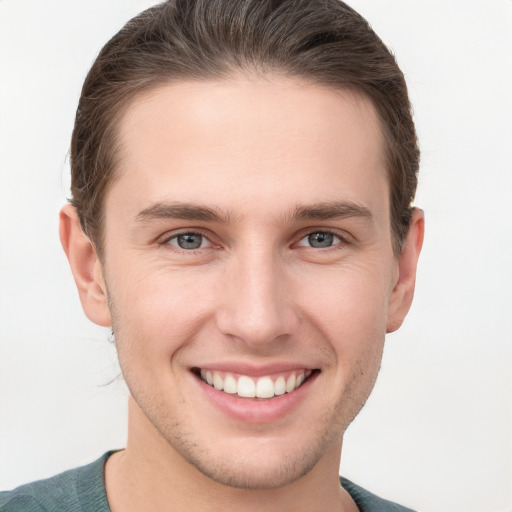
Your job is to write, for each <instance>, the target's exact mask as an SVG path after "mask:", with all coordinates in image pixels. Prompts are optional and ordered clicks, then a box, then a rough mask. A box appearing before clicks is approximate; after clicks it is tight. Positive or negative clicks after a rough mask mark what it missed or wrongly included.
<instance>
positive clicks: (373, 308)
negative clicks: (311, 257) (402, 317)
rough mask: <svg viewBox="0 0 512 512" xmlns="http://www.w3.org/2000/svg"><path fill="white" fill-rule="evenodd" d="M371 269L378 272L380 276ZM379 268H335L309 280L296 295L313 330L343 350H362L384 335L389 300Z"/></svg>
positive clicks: (385, 283) (298, 289)
mask: <svg viewBox="0 0 512 512" xmlns="http://www.w3.org/2000/svg"><path fill="white" fill-rule="evenodd" d="M375 269H378V270H380V272H379V271H378V270H377V271H376V270H375ZM385 276H386V272H385V271H383V267H382V266H380V267H377V266H372V265H366V266H363V265H359V266H357V267H356V266H355V265H354V266H352V267H351V268H338V269H334V270H332V271H329V272H326V273H324V275H322V276H315V275H314V274H312V275H311V276H310V279H308V281H309V285H308V286H304V282H302V290H307V293H304V291H300V290H301V288H300V287H297V290H296V293H297V294H299V293H300V294H301V296H302V297H303V299H302V300H303V304H305V306H304V310H305V311H306V314H308V315H309V317H310V319H311V321H312V322H315V323H316V325H317V327H318V328H320V329H321V330H322V331H324V332H326V333H328V336H329V338H330V339H331V340H333V343H335V342H336V340H339V342H340V343H343V346H344V347H345V348H346V349H347V350H352V349H354V350H356V349H358V348H359V349H363V348H364V347H365V346H368V345H371V344H372V342H373V340H375V339H381V338H382V337H383V335H384V334H385V331H386V319H387V307H388V300H389V286H388V284H387V282H388V279H387V278H386V277H385Z"/></svg>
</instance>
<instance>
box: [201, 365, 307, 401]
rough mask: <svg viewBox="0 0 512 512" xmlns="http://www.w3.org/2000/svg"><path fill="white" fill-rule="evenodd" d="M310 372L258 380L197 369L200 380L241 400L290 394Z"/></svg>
mask: <svg viewBox="0 0 512 512" xmlns="http://www.w3.org/2000/svg"><path fill="white" fill-rule="evenodd" d="M311 373H312V371H311V370H305V369H304V370H295V371H292V372H286V373H285V374H280V375H279V374H278V375H273V376H268V375H266V376H261V377H258V378H253V377H248V376H247V375H235V374H233V373H227V372H222V371H217V370H204V369H197V374H198V376H200V378H201V380H203V381H204V382H206V383H207V384H209V385H210V386H212V387H213V388H215V389H216V390H218V391H223V392H224V393H227V394H230V395H238V396H239V397H241V398H264V399H265V398H266V399H268V398H273V397H274V396H280V395H284V394H285V393H291V392H292V391H294V390H296V389H297V388H299V387H300V386H302V385H303V384H304V383H305V382H306V381H307V379H308V377H309V376H310V375H311Z"/></svg>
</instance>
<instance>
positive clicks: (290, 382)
mask: <svg viewBox="0 0 512 512" xmlns="http://www.w3.org/2000/svg"><path fill="white" fill-rule="evenodd" d="M285 389H286V392H287V393H291V392H292V391H293V390H294V389H295V374H294V373H292V374H291V375H290V376H289V377H288V379H287V381H286V386H285Z"/></svg>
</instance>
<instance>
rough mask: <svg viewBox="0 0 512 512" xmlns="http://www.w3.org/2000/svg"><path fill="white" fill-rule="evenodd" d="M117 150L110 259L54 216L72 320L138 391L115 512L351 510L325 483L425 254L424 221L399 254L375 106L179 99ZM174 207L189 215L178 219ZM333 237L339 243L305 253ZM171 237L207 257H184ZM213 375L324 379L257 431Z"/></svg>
mask: <svg viewBox="0 0 512 512" xmlns="http://www.w3.org/2000/svg"><path fill="white" fill-rule="evenodd" d="M119 135H120V144H121V146H120V147H121V152H120V155H121V157H120V162H119V168H120V173H119V177H118V178H117V180H116V181H115V182H114V184H113V186H112V187H111V189H110V190H109V191H108V193H107V196H106V199H105V205H104V207H105V237H104V240H105V242H104V258H103V261H100V260H99V259H98V258H97V257H96V252H95V250H94V246H93V245H92V244H91V243H90V242H89V240H88V239H87V238H86V237H85V236H84V235H83V233H82V232H81V231H80V228H79V224H78V220H77V218H76V213H75V211H74V209H73V208H72V207H71V206H66V207H64V209H63V210H62V213H61V239H62V241H63V246H64V248H65V250H66V253H67V254H68V257H69V260H70V264H71V267H72V269H73V273H74V275H75V280H76V283H77V286H78V289H79V292H80V297H81V301H82V305H83V307H84V311H85V312H86V314H87V316H88V317H89V318H90V319H91V320H92V321H93V322H96V323H97V324H100V325H105V326H109V325H112V326H113V329H114V332H115V336H116V344H117V348H118V353H119V359H120V364H121V368H122V370H123V375H124V377H125V379H126V382H127V384H128V387H129V389H130V392H131V398H130V407H129V410H130V413H129V437H128V444H127V449H126V450H125V451H124V452H120V453H119V454H116V455H115V456H113V457H111V458H110V459H109V462H108V464H107V469H106V482H107V494H108V497H109V502H110V504H111V507H112V510H113V511H114V512H115V511H117V510H123V511H126V510H141V509H148V510H162V511H164V510H190V509H199V506H202V507H203V508H204V507H207V509H208V510H231V509H237V510H240V509H243V510H261V509H262V507H263V506H264V509H265V510H274V509H275V510H292V509H293V510H310V511H311V510H346V511H349V510H356V509H355V508H354V507H355V505H354V504H353V503H352V502H351V500H350V499H349V498H348V496H347V495H346V493H345V492H344V491H343V490H342V489H340V487H339V484H338V480H337V478H338V477H337V475H338V467H339V460H340V452H341V447H342V437H343V432H344V431H345V429H346V428H347V427H348V425H349V424H350V422H351V421H352V420H353V418H354V417H355V416H356V415H357V413H358V412H359V410H360V409H361V407H362V406H363V404H364V403H365V401H366V399H367V397H368V395H369V393H370V392H371V389H372V388H373V385H374V382H375V379H376V377H377V374H378V370H379V365H380V361H381V356H382V349H383V344H384V337H385V333H386V332H390V331H393V330H395V329H397V328H398V327H399V326H400V324H401V323H402V321H403V319H404V317H405V315H406V313H407V311H408V309H409V307H410V303H411V300H412V296H413V291H414V279H415V272H416V264H417V259H418V256H419V251H420V249H421V243H422V238H423V216H422V213H421V212H420V211H419V210H417V211H415V213H414V216H413V221H412V224H411V228H410V231H409V234H408V236H407V239H406V240H405V244H404V249H403V251H402V253H401V254H400V255H399V256H398V257H397V256H396V255H395V254H394V253H393V249H392V241H391V227H390V219H389V197H388V196H389V189H388V184H387V180H386V170H385V167H384V157H383V139H382V134H381V130H380V127H379V122H378V119H377V115H376V113H375V110H374V108H373V106H372V105H371V103H370V102H369V101H367V100H366V99H364V98H362V97H359V96H357V95H355V94H352V93H349V92H346V91H345V92H339V91H333V90H329V89H326V88H322V87H319V86H315V85H311V84H304V83H297V82H295V81H292V80H290V79H286V78H282V77H274V78H273V79H272V80H270V79H268V78H267V79H265V80H263V79H256V78H255V79H248V78H233V79H232V80H230V81H224V82H197V83H190V82H189V83H175V84H168V85H165V86H161V87H160V88H158V89H156V90H154V91H151V92H148V93H147V94H145V95H143V96H140V97H138V98H136V99H135V101H134V102H133V103H132V105H131V106H130V108H129V109H128V110H127V112H126V113H125V115H124V118H123V119H122V121H121V125H120V129H119ZM184 204H186V205H187V208H186V209H183V208H181V210H180V216H181V217H183V216H186V217H194V216H195V217H196V218H176V211H177V208H176V205H179V206H180V207H182V206H183V205H184ZM169 206H172V207H173V209H172V210H171V209H170V208H169ZM320 206H321V208H320ZM333 206H334V207H333ZM198 207H202V208H209V209H210V210H211V211H213V212H214V213H215V214H216V216H215V218H209V217H208V215H205V214H204V212H202V213H203V215H197V208H198ZM334 210H336V212H337V216H333V211H334ZM184 211H186V213H183V212H184ZM312 211H314V212H315V213H314V214H312V213H311V212H312ZM320 211H323V212H324V213H323V214H322V215H320V214H319V212H320ZM141 212H144V213H141ZM163 212H165V213H166V214H165V215H163ZM297 212H300V214H298V213H297ZM308 212H309V213H308ZM325 212H328V213H325ZM347 212H349V213H347ZM170 213H173V215H174V217H171V216H170ZM210 217H212V216H211V215H210ZM320 217H322V218H320ZM326 232H327V233H333V234H334V237H333V239H332V240H333V242H332V245H331V246H330V247H312V246H311V238H310V237H309V235H310V234H312V233H326ZM183 233H196V234H199V235H201V236H202V238H198V240H202V242H201V247H200V248H199V249H196V250H188V249H183V248H180V247H179V244H178V242H179V241H180V240H182V239H179V238H177V235H179V234H183ZM173 237H174V238H173ZM225 364H229V365H235V366H237V365H238V366H240V365H245V366H247V367H249V368H252V369H254V368H258V369H262V368H263V369H265V368H268V367H269V365H278V366H279V365H284V364H287V365H291V366H293V367H297V368H311V369H315V370H316V372H315V378H314V379H312V380H311V381H310V382H309V383H307V385H308V387H307V388H306V387H304V389H303V393H302V395H301V399H300V400H298V401H297V403H296V404H295V405H294V407H292V408H291V410H290V411H288V412H287V413H286V414H283V415H281V416H279V417H278V418H277V419H275V420H272V421H264V422H260V423H258V422H255V421H243V420H241V419H237V418H233V417H230V416H228V415H226V414H225V413H224V412H223V411H221V410H220V409H219V408H218V407H217V406H216V405H215V404H214V403H212V401H211V400H209V398H208V396H207V395H206V394H205V393H204V392H203V389H202V386H204V384H203V383H202V382H201V381H200V380H199V379H198V378H197V376H196V375H195V374H194V373H193V372H192V371H191V369H192V368H195V367H200V368H204V367H211V368H216V367H218V366H221V365H225ZM148 500H149V501H148ZM143 503H144V505H142V504H143Z"/></svg>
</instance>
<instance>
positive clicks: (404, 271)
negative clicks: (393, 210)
mask: <svg viewBox="0 0 512 512" xmlns="http://www.w3.org/2000/svg"><path fill="white" fill-rule="evenodd" d="M424 233H425V216H424V214H423V211H422V210H420V209H418V208H415V209H414V211H413V213H412V219H411V224H410V226H409V231H408V232H407V236H406V237H405V240H404V244H403V247H402V251H401V252H400V254H399V256H398V276H397V278H396V282H395V286H394V288H393V291H392V292H391V297H390V299H389V308H388V321H387V332H388V333H389V332H393V331H396V330H397V329H398V328H399V327H400V326H401V325H402V322H403V321H404V319H405V316H406V315H407V313H408V311H409V308H410V307H411V303H412V299H413V297H414V286H415V282H416V268H417V265H418V258H419V256H420V252H421V247H422V245H423V235H424Z"/></svg>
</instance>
